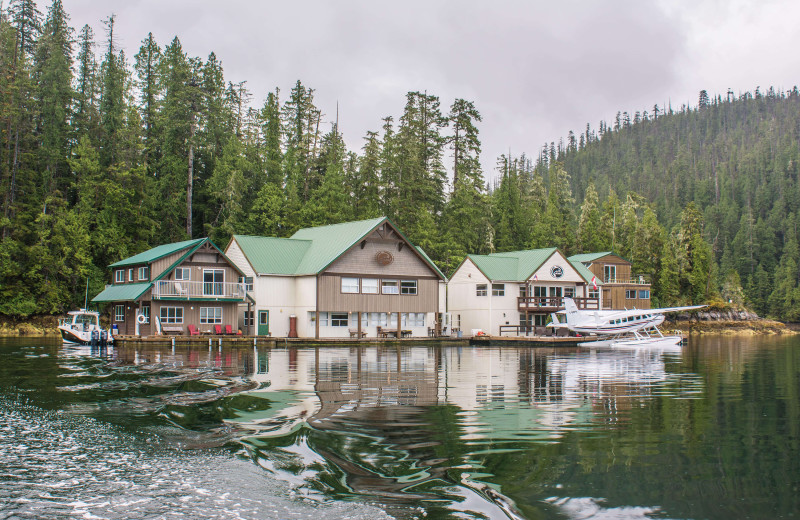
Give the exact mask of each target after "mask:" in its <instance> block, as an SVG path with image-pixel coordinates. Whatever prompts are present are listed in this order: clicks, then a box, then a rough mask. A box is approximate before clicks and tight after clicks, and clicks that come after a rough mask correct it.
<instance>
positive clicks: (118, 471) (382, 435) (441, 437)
mask: <svg viewBox="0 0 800 520" xmlns="http://www.w3.org/2000/svg"><path fill="white" fill-rule="evenodd" d="M798 515H800V338H750V337H740V338H702V339H695V340H693V341H692V342H691V343H690V344H689V345H688V346H684V347H682V348H681V347H677V348H675V349H674V350H668V351H645V350H640V349H639V350H611V349H606V350H586V349H564V348H560V349H524V348H519V349H517V348H508V347H504V348H503V349H499V348H468V347H464V348H429V347H423V346H414V347H405V346H401V347H365V348H319V349H317V348H302V347H301V348H275V349H266V348H258V349H252V348H250V349H248V348H236V349H231V348H223V349H222V350H220V349H219V348H218V347H216V346H214V347H212V348H210V349H209V348H208V347H203V348H191V349H187V348H180V347H178V348H177V349H176V350H174V351H173V349H171V348H169V347H165V348H153V347H134V346H129V347H124V348H109V349H107V350H103V351H93V350H91V349H90V348H89V347H63V346H62V345H61V344H60V342H49V343H43V342H42V341H41V340H38V341H30V340H18V339H13V340H0V518H90V519H91V518H168V519H172V518H221V519H240V518H241V519H250V518H253V519H257V518H300V519H304V518H313V519H320V518H356V519H358V518H363V519H379V518H388V517H395V518H402V519H410V518H420V519H422V518H528V519H540V518H565V519H589V518H591V519H611V518H623V519H637V518H642V519H644V518H680V519H717V518H719V519H730V518H757V519H761V518H765V519H766V518H793V517H795V516H798Z"/></svg>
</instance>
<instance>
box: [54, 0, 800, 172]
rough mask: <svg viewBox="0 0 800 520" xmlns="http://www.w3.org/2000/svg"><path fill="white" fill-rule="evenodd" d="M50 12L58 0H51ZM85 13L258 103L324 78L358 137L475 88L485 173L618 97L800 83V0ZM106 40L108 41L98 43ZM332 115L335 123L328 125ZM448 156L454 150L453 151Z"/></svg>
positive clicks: (146, 1)
mask: <svg viewBox="0 0 800 520" xmlns="http://www.w3.org/2000/svg"><path fill="white" fill-rule="evenodd" d="M38 5H39V8H40V10H41V11H42V12H43V13H44V12H46V10H47V7H48V6H49V5H50V2H49V0H39V3H38ZM63 5H64V8H65V10H66V11H67V13H68V14H69V15H70V21H71V25H72V26H73V27H74V28H75V29H76V32H77V30H79V29H80V28H81V27H83V25H84V24H88V25H89V26H91V27H92V28H93V29H94V31H95V35H96V39H97V41H98V43H101V42H102V41H103V40H104V39H105V33H104V26H103V24H102V20H103V19H105V18H107V17H108V16H109V15H111V14H112V13H113V14H114V15H116V24H115V34H116V35H117V36H118V37H119V40H118V41H119V42H120V44H121V47H122V48H123V49H124V50H125V53H126V55H127V56H128V57H129V60H132V57H133V55H134V54H136V52H137V51H138V49H139V46H140V45H141V41H142V40H143V39H144V38H145V37H146V36H147V34H148V32H152V33H153V35H154V37H155V39H156V41H157V42H158V43H159V44H160V45H161V46H162V47H164V46H166V45H167V44H168V43H169V42H170V41H171V40H172V39H173V38H174V37H176V36H177V37H178V38H179V39H180V41H181V44H182V46H183V48H184V50H185V51H186V52H187V53H188V54H189V55H190V56H198V57H201V58H203V59H205V58H207V57H208V55H209V53H211V52H214V53H215V54H216V56H217V58H218V59H219V60H220V61H221V62H222V66H223V70H224V72H225V77H226V80H228V81H232V82H234V83H237V82H240V81H246V86H247V88H248V89H249V90H250V92H251V93H252V96H253V97H252V103H253V104H254V105H257V106H261V105H262V104H263V102H264V99H265V98H266V94H267V92H269V91H271V90H274V89H275V88H276V87H278V88H280V91H281V99H282V100H285V99H286V96H287V95H288V93H289V90H290V89H291V87H292V86H293V85H294V83H295V82H296V81H297V80H298V79H299V80H300V81H302V83H303V84H304V85H306V86H307V87H310V88H313V89H315V94H314V100H315V104H316V105H317V107H319V108H320V109H321V110H322V111H323V114H324V119H323V121H327V122H328V124H330V122H332V121H333V120H334V119H335V118H336V111H337V104H338V113H339V128H340V130H341V132H342V133H343V135H344V138H345V141H346V143H347V145H348V148H349V149H351V150H356V151H359V152H360V150H361V148H362V146H363V143H364V141H363V138H364V136H365V135H366V132H367V131H369V130H374V131H379V130H380V127H381V125H382V119H383V118H384V117H386V116H393V117H394V118H395V121H396V120H397V119H398V118H399V117H400V115H401V114H402V110H403V106H404V104H405V95H406V93H407V92H409V91H416V90H418V91H427V92H428V94H433V95H436V96H438V97H439V99H440V101H441V107H442V110H443V112H447V111H448V110H449V107H450V105H451V104H452V103H453V101H454V100H455V99H457V98H463V99H466V100H469V101H472V102H473V103H474V104H475V106H476V108H477V109H478V111H479V112H480V113H481V116H482V119H483V120H482V122H481V123H480V124H479V125H478V128H479V130H480V140H481V143H482V149H483V151H482V156H481V163H482V164H483V168H484V175H485V176H486V177H487V178H492V177H494V175H495V171H494V168H495V163H496V159H497V157H498V156H499V155H500V154H503V153H505V154H508V153H509V152H510V153H511V154H513V155H515V156H516V155H519V154H521V153H523V152H524V153H526V154H528V155H532V156H534V157H535V156H536V155H537V154H538V151H539V150H540V149H541V146H542V145H543V144H544V143H547V142H551V141H554V142H556V143H557V142H558V140H559V138H566V135H567V133H568V132H569V131H570V130H573V131H575V132H576V133H579V132H581V131H583V130H585V128H586V123H587V122H588V123H590V124H591V126H592V128H593V129H597V127H598V123H599V121H600V120H605V121H608V122H612V121H613V120H614V116H615V114H616V113H617V112H618V111H628V112H629V113H631V114H633V113H634V112H635V111H637V110H640V111H642V110H647V111H648V112H652V108H653V105H655V104H658V106H659V107H663V106H665V105H667V104H669V103H671V105H672V107H673V108H679V107H680V106H681V105H682V104H688V105H691V106H695V105H696V104H697V100H698V94H699V91H700V90H703V89H705V90H707V91H708V93H709V95H716V94H720V95H722V96H723V97H725V94H726V93H727V92H728V90H729V89H731V90H733V92H734V93H736V94H738V93H740V92H745V91H751V92H752V91H754V90H755V88H756V87H760V88H761V89H762V91H765V90H766V89H767V88H768V87H769V86H774V87H775V88H776V89H783V90H788V89H791V88H792V87H793V86H795V85H798V84H800V77H798V71H800V52H798V50H799V49H800V31H798V30H797V28H796V22H797V20H800V2H797V1H796V0H757V1H745V0H652V1H649V0H607V1H603V2H598V1H590V0H584V1H570V0H562V1H548V2H544V1H540V0H519V1H512V0H508V1H504V0H495V1H491V2H489V1H483V2H479V1H474V0H439V1H436V0H427V1H418V0H403V1H402V2H399V1H395V2H384V1H380V0H336V1H327V2H324V1H317V0H302V1H297V2H277V1H272V2H268V1H243V0H225V1H224V2H221V1H219V0H217V1H211V0H103V1H97V0H63ZM98 53H101V51H100V50H98ZM329 128H330V126H327V127H323V130H326V131H327V130H328V129H329ZM448 160H449V153H448Z"/></svg>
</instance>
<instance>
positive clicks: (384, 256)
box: [375, 251, 394, 265]
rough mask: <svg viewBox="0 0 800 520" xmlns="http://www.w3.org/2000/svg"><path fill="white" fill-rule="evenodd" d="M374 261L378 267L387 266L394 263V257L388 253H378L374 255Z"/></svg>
mask: <svg viewBox="0 0 800 520" xmlns="http://www.w3.org/2000/svg"><path fill="white" fill-rule="evenodd" d="M375 261H377V262H378V264H380V265H389V264H391V263H392V262H394V257H393V256H392V253H390V252H389V251H378V252H377V253H376V254H375Z"/></svg>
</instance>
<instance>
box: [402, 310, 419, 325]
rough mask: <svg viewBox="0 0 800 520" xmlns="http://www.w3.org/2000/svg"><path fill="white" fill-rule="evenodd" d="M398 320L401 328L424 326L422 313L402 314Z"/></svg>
mask: <svg viewBox="0 0 800 520" xmlns="http://www.w3.org/2000/svg"><path fill="white" fill-rule="evenodd" d="M400 320H401V323H402V326H403V327H424V326H425V313H424V312H404V313H403V314H401V315H400Z"/></svg>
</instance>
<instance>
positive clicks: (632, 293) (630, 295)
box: [625, 289, 636, 300]
mask: <svg viewBox="0 0 800 520" xmlns="http://www.w3.org/2000/svg"><path fill="white" fill-rule="evenodd" d="M625 298H626V299H628V300H635V299H636V289H625Z"/></svg>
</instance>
